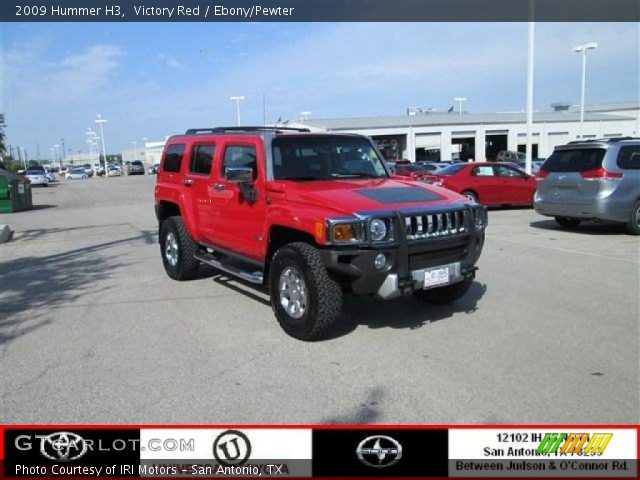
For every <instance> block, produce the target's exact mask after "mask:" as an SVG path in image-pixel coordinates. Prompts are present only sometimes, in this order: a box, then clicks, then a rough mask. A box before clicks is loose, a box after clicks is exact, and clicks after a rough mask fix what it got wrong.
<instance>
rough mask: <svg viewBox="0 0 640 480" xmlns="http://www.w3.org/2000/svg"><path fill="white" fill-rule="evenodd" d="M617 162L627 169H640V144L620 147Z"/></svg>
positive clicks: (619, 165)
mask: <svg viewBox="0 0 640 480" xmlns="http://www.w3.org/2000/svg"><path fill="white" fill-rule="evenodd" d="M617 164H618V167H620V168H623V169H625V170H640V146H637V145H636V146H627V147H620V152H619V153H618V161H617Z"/></svg>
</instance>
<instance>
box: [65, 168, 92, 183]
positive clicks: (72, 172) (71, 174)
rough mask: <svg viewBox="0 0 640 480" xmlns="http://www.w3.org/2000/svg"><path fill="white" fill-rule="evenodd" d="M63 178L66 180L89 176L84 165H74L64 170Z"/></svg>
mask: <svg viewBox="0 0 640 480" xmlns="http://www.w3.org/2000/svg"><path fill="white" fill-rule="evenodd" d="M64 178H65V179H66V180H81V179H82V180H84V179H86V178H89V176H88V175H87V172H85V170H84V167H76V168H72V169H69V170H67V171H66V173H65V174H64Z"/></svg>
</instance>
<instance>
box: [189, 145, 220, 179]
mask: <svg viewBox="0 0 640 480" xmlns="http://www.w3.org/2000/svg"><path fill="white" fill-rule="evenodd" d="M215 148H216V147H215V146H214V145H196V146H195V147H193V152H192V154H191V165H190V166H189V171H190V172H191V173H198V174H201V175H209V174H210V173H211V164H212V163H213V154H214V152H215Z"/></svg>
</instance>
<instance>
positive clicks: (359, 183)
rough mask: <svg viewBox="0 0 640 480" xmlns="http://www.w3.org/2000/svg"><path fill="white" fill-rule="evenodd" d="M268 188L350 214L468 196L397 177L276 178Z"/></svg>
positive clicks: (293, 199) (440, 202) (290, 199)
mask: <svg viewBox="0 0 640 480" xmlns="http://www.w3.org/2000/svg"><path fill="white" fill-rule="evenodd" d="M267 188H268V190H269V191H270V192H279V193H282V194H284V195H285V197H286V200H287V201H288V202H298V203H304V204H309V205H313V206H316V207H321V208H326V209H330V210H335V211H339V212H341V213H343V214H346V215H352V214H353V213H355V212H358V213H366V212H381V211H397V210H411V209H416V208H421V207H429V206H438V205H446V204H449V203H451V202H459V201H465V200H466V199H465V198H464V197H462V196H461V195H459V194H457V193H455V192H452V191H451V190H447V189H444V188H439V187H434V186H433V185H427V184H425V183H420V182H416V181H412V180H400V179H398V178H397V177H396V178H384V179H343V180H324V181H322V180H319V181H297V182H296V181H293V180H287V181H278V180H276V181H273V182H269V185H268V187H267Z"/></svg>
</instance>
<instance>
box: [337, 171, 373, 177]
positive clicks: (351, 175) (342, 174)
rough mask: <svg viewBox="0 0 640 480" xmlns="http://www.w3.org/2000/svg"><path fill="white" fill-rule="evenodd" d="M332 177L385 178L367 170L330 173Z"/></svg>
mask: <svg viewBox="0 0 640 480" xmlns="http://www.w3.org/2000/svg"><path fill="white" fill-rule="evenodd" d="M331 176H332V177H334V178H385V177H381V176H379V175H374V174H373V173H367V172H354V173H332V174H331Z"/></svg>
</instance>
